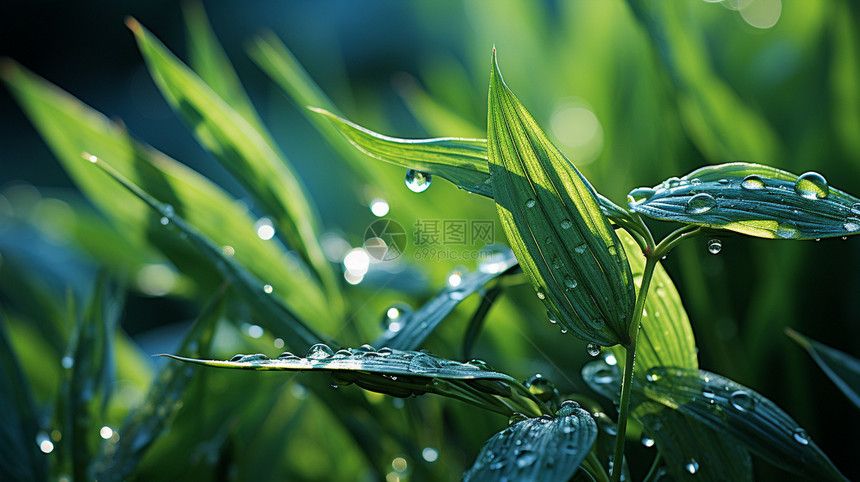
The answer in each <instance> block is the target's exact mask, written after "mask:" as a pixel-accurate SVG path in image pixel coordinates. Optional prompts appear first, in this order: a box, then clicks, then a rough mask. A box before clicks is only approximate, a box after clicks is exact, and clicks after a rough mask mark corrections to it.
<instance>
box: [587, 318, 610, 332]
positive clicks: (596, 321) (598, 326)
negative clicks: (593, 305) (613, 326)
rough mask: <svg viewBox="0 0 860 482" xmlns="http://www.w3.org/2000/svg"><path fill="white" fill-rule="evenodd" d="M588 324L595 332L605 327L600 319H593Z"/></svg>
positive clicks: (604, 323)
mask: <svg viewBox="0 0 860 482" xmlns="http://www.w3.org/2000/svg"><path fill="white" fill-rule="evenodd" d="M589 324H590V325H591V327H592V328H594V329H595V330H602V329H603V327H604V326H606V322H605V321H603V320H602V319H600V318H595V319H593V320H591V322H590V323H589Z"/></svg>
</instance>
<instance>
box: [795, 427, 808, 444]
mask: <svg viewBox="0 0 860 482" xmlns="http://www.w3.org/2000/svg"><path fill="white" fill-rule="evenodd" d="M792 436H793V437H794V441H795V442H797V443H799V444H800V445H809V435H807V434H806V430H803V429H802V428H800V427H797V428H796V429H794V433H793V434H792Z"/></svg>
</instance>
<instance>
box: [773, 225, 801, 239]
mask: <svg viewBox="0 0 860 482" xmlns="http://www.w3.org/2000/svg"><path fill="white" fill-rule="evenodd" d="M776 235H777V236H779V237H780V238H783V239H791V238H793V237H794V236H795V235H797V225H796V224H794V222H792V221H785V222H782V223H779V225H778V226H777V227H776Z"/></svg>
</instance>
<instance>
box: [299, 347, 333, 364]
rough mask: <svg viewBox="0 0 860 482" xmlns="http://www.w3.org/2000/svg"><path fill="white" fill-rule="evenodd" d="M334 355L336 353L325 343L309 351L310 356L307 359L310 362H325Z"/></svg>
mask: <svg viewBox="0 0 860 482" xmlns="http://www.w3.org/2000/svg"><path fill="white" fill-rule="evenodd" d="M332 355H334V351H333V350H332V349H331V348H330V347H329V346H328V345H326V344H325V343H317V344H316V345H314V346H312V347H310V349H308V354H307V355H305V358H307V359H309V360H325V359H326V358H328V357H330V356H332Z"/></svg>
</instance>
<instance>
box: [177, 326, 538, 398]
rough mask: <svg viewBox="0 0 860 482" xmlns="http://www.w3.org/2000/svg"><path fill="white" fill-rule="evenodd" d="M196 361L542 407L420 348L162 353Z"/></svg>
mask: <svg viewBox="0 0 860 482" xmlns="http://www.w3.org/2000/svg"><path fill="white" fill-rule="evenodd" d="M164 356H167V357H170V358H174V359H176V360H181V361H184V362H189V363H196V364H198V365H205V366H210V367H218V368H234V369H242V370H256V371H288V372H296V371H323V372H328V373H331V375H332V379H333V380H334V382H335V383H336V384H338V385H350V384H353V383H354V384H356V385H358V386H359V387H361V388H363V389H365V390H370V391H373V392H379V393H384V394H386V395H391V396H394V397H409V396H412V395H423V394H425V393H437V394H440V395H445V396H448V397H452V398H456V399H458V400H462V401H465V402H467V403H471V404H474V405H476V406H479V407H482V408H485V409H488V410H493V411H496V412H499V413H502V414H505V415H511V414H513V413H514V412H518V411H526V412H527V413H532V414H540V413H541V410H542V409H543V408H545V407H544V406H543V404H542V403H541V402H540V401H538V400H537V399H535V398H534V397H532V396H531V395H530V393H529V391H528V389H526V388H525V387H523V386H522V384H520V383H519V382H517V381H516V380H514V379H513V378H511V377H509V376H508V375H505V374H503V373H498V372H494V371H492V370H490V369H488V367H486V366H485V364H483V363H480V362H475V363H460V362H457V361H453V360H447V359H444V358H440V357H437V356H435V355H431V354H429V353H426V352H423V351H421V352H418V351H401V350H392V349H391V348H387V347H383V348H380V349H379V350H376V349H375V348H374V347H372V346H370V345H363V346H362V347H360V348H357V349H341V350H338V351H337V352H335V351H334V350H332V348H330V347H329V346H328V345H326V344H324V343H318V344H316V345H314V346H312V347H311V348H310V349H309V350H308V353H307V355H306V356H305V357H300V356H298V355H294V354H292V353H290V352H284V353H282V354H281V355H280V356H278V358H274V359H273V358H269V357H268V356H266V355H263V354H255V355H236V356H234V357H233V358H231V359H230V360H229V361H219V360H199V359H193V358H185V357H178V356H174V355H164Z"/></svg>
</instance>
